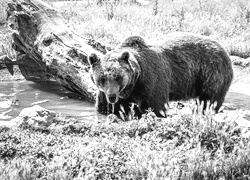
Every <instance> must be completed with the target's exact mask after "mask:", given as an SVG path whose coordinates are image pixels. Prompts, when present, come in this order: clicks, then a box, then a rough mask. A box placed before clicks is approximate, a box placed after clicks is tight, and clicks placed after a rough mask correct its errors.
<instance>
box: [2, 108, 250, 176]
mask: <svg viewBox="0 0 250 180" xmlns="http://www.w3.org/2000/svg"><path fill="white" fill-rule="evenodd" d="M235 113H236V112H235ZM215 117H216V115H214V114H213V113H212V110H207V111H206V113H205V114H202V113H200V112H197V111H196V113H193V114H190V115H188V114H179V115H174V116H168V117H167V118H161V119H159V118H157V117H156V116H155V115H154V113H152V112H151V111H148V113H146V114H145V115H144V116H143V118H142V119H140V120H136V119H134V120H131V121H127V122H124V121H119V122H113V121H111V119H112V118H111V117H110V116H108V118H107V119H106V120H99V121H93V122H91V121H80V120H74V119H65V118H64V119H63V118H62V117H61V118H60V120H57V121H56V123H54V124H52V125H51V126H50V127H49V128H48V129H47V130H44V129H42V130H39V129H32V128H27V127H23V128H19V129H8V128H1V129H0V179H36V178H38V179H199V180H201V179H244V178H245V179H248V178H250V149H249V137H247V136H245V133H246V132H247V131H245V130H244V128H241V127H240V126H238V125H237V123H236V122H235V119H234V118H232V116H230V117H229V116H225V117H224V119H223V121H221V122H220V121H216V120H215Z"/></svg>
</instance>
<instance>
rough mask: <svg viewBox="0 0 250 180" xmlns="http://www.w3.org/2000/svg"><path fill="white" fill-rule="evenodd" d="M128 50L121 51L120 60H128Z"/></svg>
mask: <svg viewBox="0 0 250 180" xmlns="http://www.w3.org/2000/svg"><path fill="white" fill-rule="evenodd" d="M129 56H130V55H129V52H128V51H124V52H122V55H121V58H120V59H121V60H122V61H125V62H128V60H129Z"/></svg>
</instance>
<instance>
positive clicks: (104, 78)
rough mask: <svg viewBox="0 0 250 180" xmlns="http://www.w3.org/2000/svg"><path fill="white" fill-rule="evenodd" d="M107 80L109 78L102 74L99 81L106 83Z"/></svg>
mask: <svg viewBox="0 0 250 180" xmlns="http://www.w3.org/2000/svg"><path fill="white" fill-rule="evenodd" d="M106 80H107V78H106V77H104V76H102V77H101V78H100V80H99V82H100V84H101V85H104V84H105V82H106Z"/></svg>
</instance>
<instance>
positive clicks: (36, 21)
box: [4, 0, 106, 102]
mask: <svg viewBox="0 0 250 180" xmlns="http://www.w3.org/2000/svg"><path fill="white" fill-rule="evenodd" d="M7 14H8V25H9V26H10V28H11V29H12V31H13V34H12V37H13V49H15V50H16V51H17V59H16V61H15V62H12V61H11V62H12V63H13V64H16V65H18V66H19V68H20V70H21V73H22V74H23V75H24V77H25V78H26V79H27V80H32V81H39V80H48V79H50V78H51V77H53V78H54V79H55V80H56V81H58V82H59V83H60V84H61V85H62V86H64V87H65V88H67V89H69V90H71V91H73V92H77V93H79V94H80V95H81V96H83V97H84V98H85V99H86V100H88V101H91V102H94V96H95V91H96V87H95V85H94V84H93V83H92V81H91V79H90V77H89V64H88V62H87V55H88V54H90V53H93V52H94V53H97V54H99V55H101V54H105V53H106V48H105V47H104V46H103V45H101V44H100V43H99V42H97V41H95V40H93V39H87V38H84V37H82V36H80V35H78V34H77V33H76V32H75V31H74V30H72V29H71V28H70V27H69V26H68V25H67V23H65V21H64V19H63V17H62V16H61V15H60V14H59V13H58V12H57V11H56V10H55V9H54V8H52V7H51V6H49V5H48V4H46V3H44V2H42V1H40V0H12V1H11V2H9V3H8V9H7ZM4 62H5V61H4ZM6 62H7V61H6ZM9 63H10V62H9ZM5 64H6V63H5ZM7 64H8V63H7ZM7 64H6V65H7Z"/></svg>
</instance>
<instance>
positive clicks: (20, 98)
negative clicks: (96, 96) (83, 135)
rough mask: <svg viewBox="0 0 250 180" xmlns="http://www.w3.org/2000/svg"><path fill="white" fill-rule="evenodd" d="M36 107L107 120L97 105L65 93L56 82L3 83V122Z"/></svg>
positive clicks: (0, 106) (0, 110) (0, 104)
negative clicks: (26, 109) (24, 110)
mask: <svg viewBox="0 0 250 180" xmlns="http://www.w3.org/2000/svg"><path fill="white" fill-rule="evenodd" d="M34 104H39V106H41V107H44V108H46V109H49V110H53V111H56V112H57V113H61V114H62V115H64V116H69V117H76V118H82V119H89V120H90V119H93V118H98V119H99V118H103V117H104V116H103V115H100V114H98V113H97V112H96V111H95V107H94V104H92V103H89V102H86V101H84V100H82V99H81V98H80V97H79V96H78V95H76V94H74V93H71V92H69V91H67V90H65V89H64V88H62V87H61V86H60V85H59V84H58V83H57V82H40V83H34V82H30V81H23V82H8V83H0V120H9V119H11V118H14V117H16V116H18V114H19V113H20V111H21V110H22V109H23V108H26V107H31V106H33V105H34Z"/></svg>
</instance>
